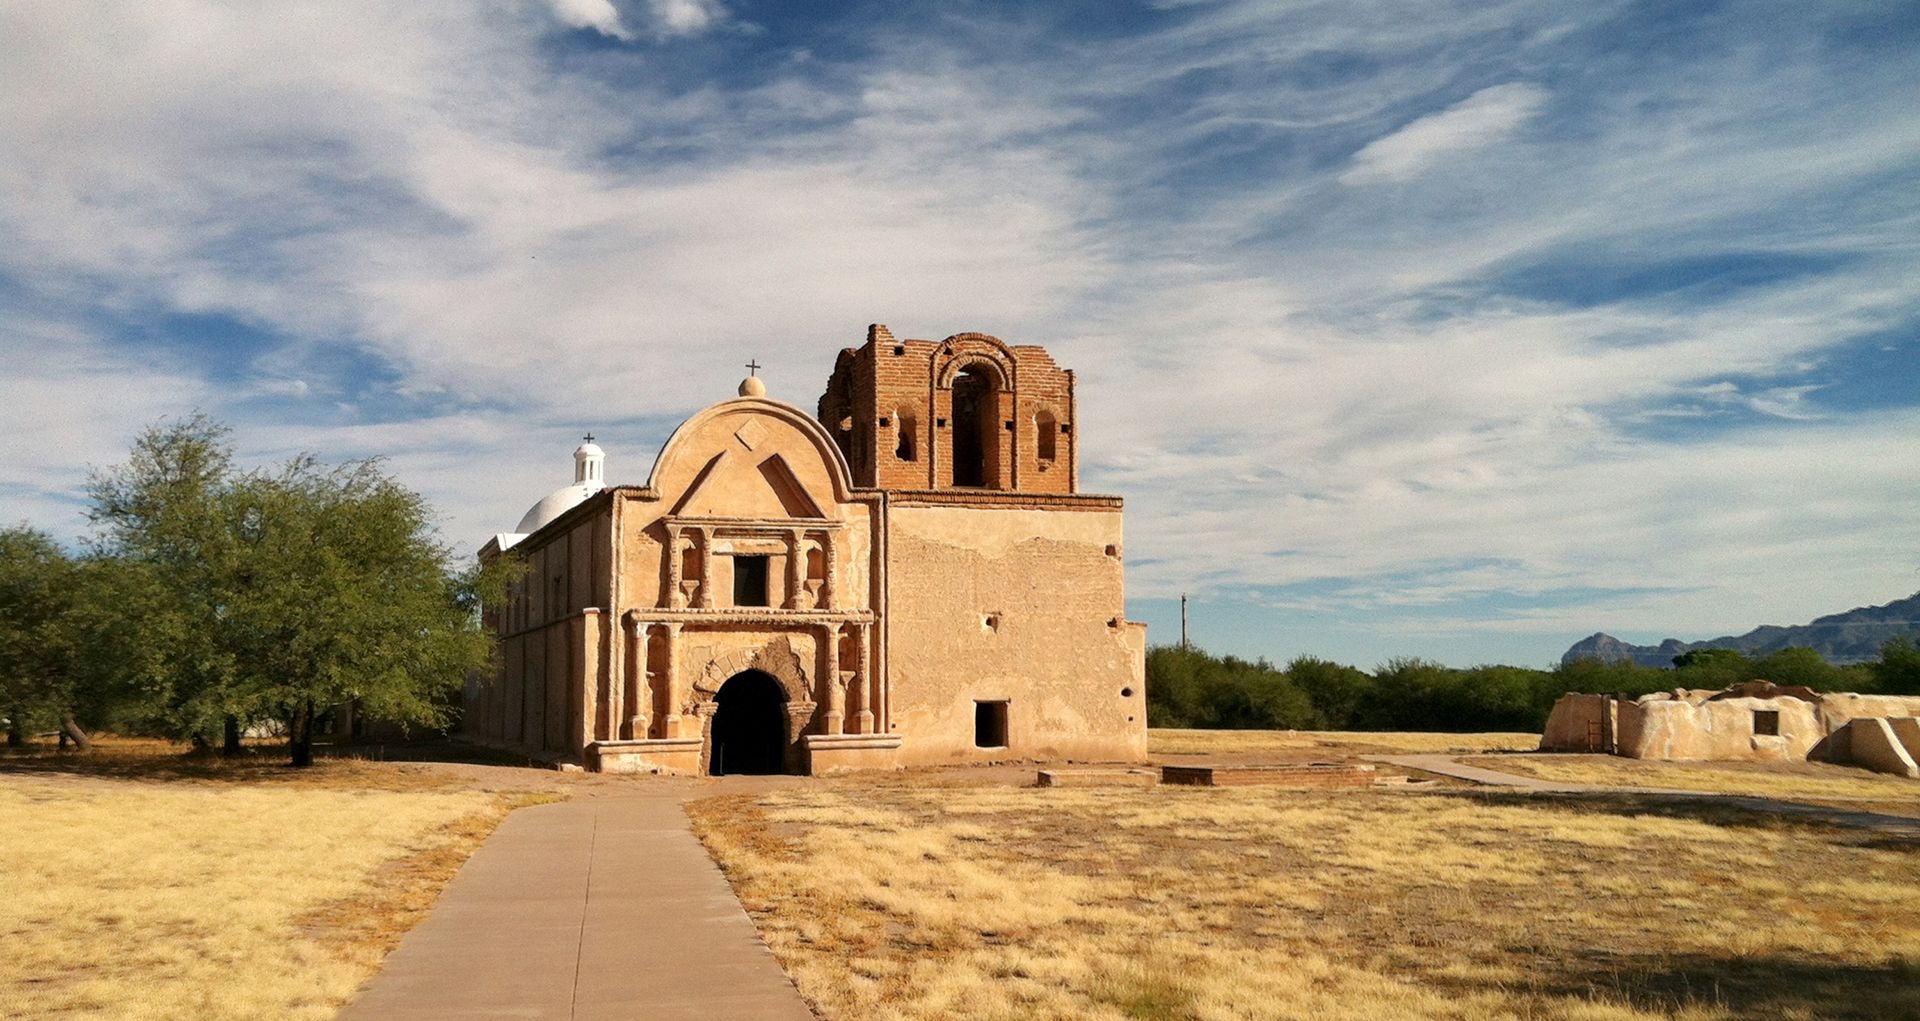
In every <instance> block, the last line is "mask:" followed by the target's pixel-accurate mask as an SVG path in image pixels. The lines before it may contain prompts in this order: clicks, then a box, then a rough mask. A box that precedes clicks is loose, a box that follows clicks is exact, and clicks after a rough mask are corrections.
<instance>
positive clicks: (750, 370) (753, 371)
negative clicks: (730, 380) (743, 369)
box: [747, 361, 760, 376]
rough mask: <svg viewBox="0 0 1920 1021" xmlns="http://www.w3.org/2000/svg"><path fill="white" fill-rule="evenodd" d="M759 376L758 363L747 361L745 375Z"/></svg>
mask: <svg viewBox="0 0 1920 1021" xmlns="http://www.w3.org/2000/svg"><path fill="white" fill-rule="evenodd" d="M759 374H760V363H759V362H756V361H749V362H748V363H747V375H749V376H758V375H759Z"/></svg>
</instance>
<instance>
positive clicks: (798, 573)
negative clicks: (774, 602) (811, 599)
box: [787, 528, 807, 610]
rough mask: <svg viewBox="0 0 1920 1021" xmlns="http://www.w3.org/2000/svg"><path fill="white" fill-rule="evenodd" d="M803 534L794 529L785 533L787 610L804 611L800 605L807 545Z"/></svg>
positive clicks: (805, 567)
mask: <svg viewBox="0 0 1920 1021" xmlns="http://www.w3.org/2000/svg"><path fill="white" fill-rule="evenodd" d="M805 536H806V533H805V532H802V531H800V530H799V529H797V528H796V529H794V530H792V531H790V532H788V533H787V609H789V610H804V609H806V607H805V606H802V605H800V604H801V602H802V600H803V599H804V597H805V595H806V579H807V544H806V542H805V541H804V539H805Z"/></svg>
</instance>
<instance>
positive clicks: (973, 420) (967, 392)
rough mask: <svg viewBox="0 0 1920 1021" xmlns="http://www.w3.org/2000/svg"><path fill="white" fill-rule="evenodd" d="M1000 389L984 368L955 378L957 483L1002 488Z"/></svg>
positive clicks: (954, 479)
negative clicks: (999, 420)
mask: <svg viewBox="0 0 1920 1021" xmlns="http://www.w3.org/2000/svg"><path fill="white" fill-rule="evenodd" d="M998 389H999V388H998V387H997V386H995V385H994V379H993V377H992V376H991V375H989V374H988V373H986V372H985V371H983V370H981V369H980V368H978V367H976V368H970V369H966V370H963V371H962V372H961V373H960V374H959V375H958V376H955V377H954V379H953V484H954V485H956V486H973V487H991V488H998V484H999V478H998V475H999V472H998V471H997V470H996V469H998V467H999V459H1000V445H999V442H998V441H999V438H1000V434H999V431H998V426H999V422H998V419H999V417H1000V416H999V401H998V400H996V399H995V398H996V396H997V392H998Z"/></svg>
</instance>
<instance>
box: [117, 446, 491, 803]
mask: <svg viewBox="0 0 1920 1021" xmlns="http://www.w3.org/2000/svg"><path fill="white" fill-rule="evenodd" d="M226 435H227V433H226V430H225V428H224V427H222V426H220V425H218V424H216V423H214V422H212V421H210V420H209V419H207V418H205V417H203V416H196V417H194V418H192V419H188V420H186V421H184V422H179V423H173V424H169V425H161V426H155V427H154V428H151V429H149V430H147V432H145V433H143V434H142V435H141V437H140V438H139V440H138V441H137V442H136V443H135V444H134V449H133V454H132V456H131V457H130V459H129V460H128V462H127V463H126V464H125V465H122V466H119V467H117V468H114V469H112V470H110V471H107V472H104V473H101V474H98V475H96V476H95V478H94V479H93V482H92V494H93V497H94V502H95V509H94V512H93V517H94V520H95V521H96V522H97V523H98V524H99V525H100V528H101V535H100V539H99V548H100V554H101V556H102V557H103V558H105V559H107V560H110V561H111V562H112V563H113V564H114V565H116V568H115V569H116V572H117V574H118V577H117V578H116V579H115V580H116V583H117V584H118V585H120V586H122V587H123V591H124V594H125V599H124V603H125V606H126V607H127V611H128V612H134V613H138V614H139V617H140V620H141V626H140V628H139V629H138V630H137V631H135V632H133V633H132V634H131V635H130V636H129V642H128V644H127V645H126V646H123V649H124V653H125V663H124V665H123V668H122V669H123V670H124V671H125V672H126V674H127V675H128V677H129V682H128V683H129V687H130V688H131V689H132V690H134V691H136V692H137V693H138V695H137V698H136V700H135V701H136V704H137V707H138V713H139V715H140V717H141V719H142V721H143V723H144V724H145V726H146V727H147V728H148V729H151V730H153V731H156V732H160V733H165V734H169V735H172V736H177V737H187V738H192V739H194V740H195V741H196V743H210V742H209V741H208V738H209V737H210V735H212V734H215V733H220V732H221V731H222V730H223V729H224V730H225V731H226V732H227V733H228V735H229V738H230V740H231V738H232V736H233V735H236V734H237V732H238V729H239V727H240V726H242V725H245V724H248V723H252V722H256V721H262V720H274V721H278V722H281V723H284V724H286V725H287V727H288V729H289V733H290V734H291V737H292V740H291V742H290V745H291V754H292V759H293V763H294V764H295V765H307V764H309V763H310V762H311V751H312V748H311V742H312V733H313V722H314V718H315V716H316V715H317V714H318V713H321V712H324V711H325V710H326V709H328V708H329V707H331V706H333V705H336V704H339V703H342V702H347V701H350V700H352V701H357V702H358V703H359V704H360V706H361V708H362V710H363V711H365V712H367V713H369V714H371V715H373V716H376V717H378V718H382V719H386V720H391V721H394V722H400V723H418V724H426V725H429V726H434V725H440V724H444V723H445V722H447V720H448V717H449V715H450V713H451V709H450V703H451V696H452V695H453V693H454V692H456V691H457V690H458V689H459V687H460V685H461V683H462V682H463V680H464V679H465V677H466V675H467V674H468V672H469V671H471V670H473V669H475V668H477V667H480V666H482V665H484V664H485V663H486V661H487V658H488V656H489V654H490V652H491V638H490V636H489V635H488V634H487V633H486V632H485V630H484V629H483V628H482V627H481V626H480V621H479V619H478V600H479V598H480V597H481V596H482V595H486V596H487V597H488V598H497V596H498V595H499V594H500V592H501V590H502V588H503V584H504V583H503V578H504V576H505V574H506V573H507V572H508V571H510V570H511V569H512V565H511V562H503V563H501V564H500V565H498V566H496V567H495V568H493V569H491V570H489V571H487V572H484V573H483V572H481V571H479V570H478V569H475V570H471V571H467V572H455V571H453V570H451V569H450V567H449V564H450V561H451V556H450V552H449V551H448V550H447V549H446V548H444V547H443V546H442V545H440V544H439V543H438V541H437V540H436V539H435V538H434V535H433V531H432V527H431V521H430V517H429V513H428V510H427V507H426V505H425V503H424V502H423V501H422V500H421V499H420V497H419V496H418V495H416V494H414V493H413V492H411V491H409V490H408V489H406V488H405V487H404V486H401V485H400V484H399V483H398V482H396V481H394V480H393V479H391V478H389V477H387V476H386V475H385V474H384V473H383V472H382V470H381V466H380V464H379V462H377V461H357V462H352V463H349V464H345V465H340V466H332V467H330V466H326V465H323V464H321V463H319V462H318V461H316V460H314V459H313V458H311V457H305V456H301V457H296V458H294V459H293V460H292V461H289V462H288V463H287V464H285V465H284V466H282V467H280V468H278V469H275V470H272V471H256V472H250V473H244V474H243V473H240V472H238V471H237V470H236V469H235V467H234V464H233V457H232V452H231V450H230V449H229V448H228V446H227V444H226Z"/></svg>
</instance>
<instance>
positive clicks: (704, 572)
mask: <svg viewBox="0 0 1920 1021" xmlns="http://www.w3.org/2000/svg"><path fill="white" fill-rule="evenodd" d="M693 534H694V541H695V542H697V543H699V546H700V588H699V590H698V591H697V593H696V595H695V598H694V601H693V605H695V606H697V607H699V608H700V609H702V610H711V609H713V529H711V528H696V529H694V533H693Z"/></svg>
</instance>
